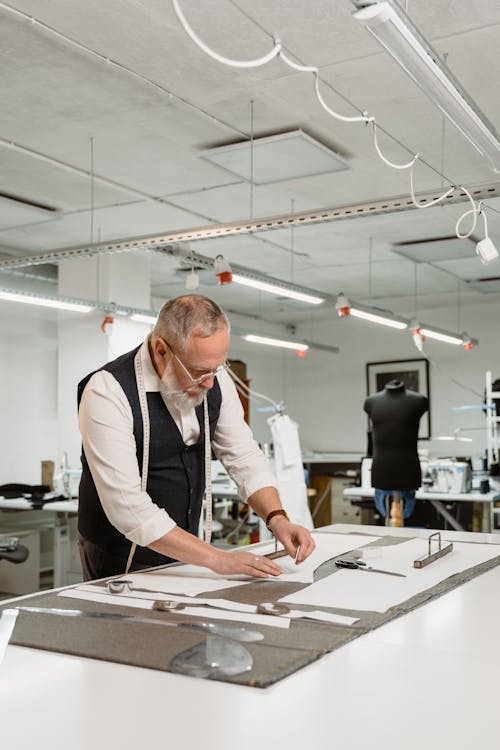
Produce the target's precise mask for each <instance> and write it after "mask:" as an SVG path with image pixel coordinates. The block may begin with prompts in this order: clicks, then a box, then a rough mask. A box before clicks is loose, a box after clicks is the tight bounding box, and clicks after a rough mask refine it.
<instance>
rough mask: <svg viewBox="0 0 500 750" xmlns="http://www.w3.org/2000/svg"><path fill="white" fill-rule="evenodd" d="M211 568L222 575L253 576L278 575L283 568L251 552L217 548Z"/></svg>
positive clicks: (266, 576)
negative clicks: (225, 550) (227, 550)
mask: <svg viewBox="0 0 500 750" xmlns="http://www.w3.org/2000/svg"><path fill="white" fill-rule="evenodd" d="M298 528H300V527H298ZM209 567H210V568H211V570H213V571H214V572H215V573H219V574H222V575H234V574H235V573H236V574H240V575H246V576H254V577H255V578H268V577H269V576H279V575H281V573H283V572H284V571H283V568H280V567H279V565H276V563H275V562H273V561H272V560H268V558H267V557H261V556H259V555H253V554H252V553H251V552H223V551H222V550H217V555H216V557H215V560H214V561H213V562H212V563H211V564H210V565H209Z"/></svg>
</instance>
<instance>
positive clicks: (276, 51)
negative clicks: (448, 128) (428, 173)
mask: <svg viewBox="0 0 500 750" xmlns="http://www.w3.org/2000/svg"><path fill="white" fill-rule="evenodd" d="M172 4H173V7H174V10H175V13H176V15H177V17H178V18H179V21H180V22H181V24H182V26H183V28H184V30H185V31H186V33H187V34H188V36H189V37H190V38H191V39H192V40H193V41H194V42H195V44H196V45H197V46H198V47H199V48H200V49H202V50H203V51H204V52H205V53H206V54H207V55H209V56H210V57H212V58H213V59H214V60H217V61H218V62H220V63H222V64H224V65H230V66H232V67H237V68H253V67H258V66H261V65H265V64H266V63H268V62H270V61H271V60H272V59H274V58H275V57H277V56H279V57H280V59H281V60H282V61H283V62H284V63H285V65H288V66H289V67H290V68H292V69H293V70H296V71H298V72H301V73H312V74H313V75H314V79H315V80H314V90H315V93H316V97H317V99H318V101H319V103H320V105H321V106H322V108H323V109H324V110H325V112H326V113H327V114H329V115H330V116H331V117H333V118H334V119H336V120H340V121H341V122H349V123H355V122H362V123H364V124H365V125H369V124H371V125H372V128H373V146H374V148H375V151H376V153H377V155H378V157H379V158H380V159H381V160H382V161H383V162H384V164H386V165H387V166H389V167H391V168H392V169H398V170H400V169H409V170H410V196H411V200H412V203H413V205H414V206H415V208H430V207H431V206H435V205H436V204H438V203H440V202H441V201H443V200H445V199H446V198H447V197H448V196H449V195H451V194H452V193H453V192H454V191H455V190H456V188H457V186H456V185H451V187H450V188H449V189H448V190H447V191H446V192H445V193H443V194H442V195H441V196H439V197H438V198H435V199H434V200H432V201H430V202H426V203H421V202H419V201H417V199H416V197H415V188H414V175H413V168H414V165H415V163H416V161H417V160H419V159H420V160H421V161H422V163H423V164H426V162H425V161H424V160H423V159H421V157H420V155H419V154H418V153H416V154H414V155H413V157H412V159H411V160H410V161H408V162H405V163H404V164H396V163H395V162H393V161H391V160H390V159H388V158H387V157H386V156H384V154H383V153H382V150H381V148H380V146H379V143H378V137H377V122H376V119H375V117H373V116H372V115H370V114H368V112H362V113H361V115H356V116H346V115H341V114H340V113H339V112H336V111H335V110H333V109H332V108H331V107H329V106H328V104H327V103H326V102H325V100H324V99H323V96H322V95H321V92H320V90H319V83H320V76H319V68H317V67H316V66H314V65H303V64H301V63H297V62H295V61H294V60H292V59H291V58H290V57H289V56H288V55H287V54H286V53H285V52H284V50H283V48H282V44H281V41H280V39H279V38H278V37H276V36H274V37H273V43H274V44H273V48H272V50H271V51H270V52H269V53H267V55H264V56H262V57H260V58H257V59H255V60H233V59H231V58H228V57H224V56H223V55H219V54H218V53H217V52H215V51H214V50H212V49H211V48H210V47H208V45H206V44H205V43H204V42H203V41H202V40H201V39H200V38H199V37H198V35H197V34H196V33H195V32H194V31H193V29H192V28H191V26H190V25H189V23H188V21H187V19H186V18H185V16H184V14H183V13H182V11H181V9H180V6H179V2H178V0H172ZM389 135H390V134H389ZM391 137H393V136H391ZM427 166H430V165H427ZM430 168H431V169H432V170H433V171H434V172H436V173H438V174H441V176H442V177H443V176H444V175H442V173H439V172H438V170H436V169H435V168H434V167H432V166H431V167H430ZM459 187H460V189H462V190H464V192H465V193H466V194H467V196H468V197H469V200H470V201H471V204H472V209H471V211H468V212H466V213H465V214H463V215H462V216H461V217H460V218H459V219H458V221H457V225H456V226H457V232H456V233H457V237H459V238H460V239H465V238H467V237H470V235H471V234H472V232H473V231H474V229H475V227H476V222H477V215H478V213H481V211H480V210H479V209H478V208H477V207H476V205H475V203H474V200H473V199H472V196H471V195H470V193H469V192H468V191H467V190H466V189H465V188H464V187H463V186H459ZM470 213H472V214H473V216H474V220H473V226H472V228H471V230H470V231H469V232H468V233H467V234H466V235H462V234H459V231H458V228H459V227H460V224H461V222H462V221H463V219H464V218H465V217H466V216H468V215H469V214H470ZM483 218H485V217H484V213H483ZM485 229H486V227H485ZM487 236H488V235H487V234H486V237H487Z"/></svg>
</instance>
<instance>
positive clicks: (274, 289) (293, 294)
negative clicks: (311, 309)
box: [233, 273, 324, 305]
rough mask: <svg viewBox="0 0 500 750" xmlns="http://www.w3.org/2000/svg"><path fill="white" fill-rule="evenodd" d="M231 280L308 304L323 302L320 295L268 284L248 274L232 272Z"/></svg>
mask: <svg viewBox="0 0 500 750" xmlns="http://www.w3.org/2000/svg"><path fill="white" fill-rule="evenodd" d="M233 281H234V282H235V284H242V285H243V286H250V287H253V288H254V289H259V290H260V291H261V292H269V293H270V294H278V295H279V296H280V297H288V298H289V299H295V300H297V301H298V302H308V303H309V304H310V305H321V303H322V302H324V299H323V298H322V297H316V296H314V295H313V294H305V293H304V292H298V291H296V290H295V289H290V288H289V287H285V286H278V285H277V284H270V283H269V282H267V281H260V279H252V278H249V277H248V276H241V275H240V274H239V273H233Z"/></svg>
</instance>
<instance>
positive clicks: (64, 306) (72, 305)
mask: <svg viewBox="0 0 500 750" xmlns="http://www.w3.org/2000/svg"><path fill="white" fill-rule="evenodd" d="M0 300H5V301H6V302H22V303H23V304H25V305H38V307H51V308H53V309H55V310H69V311H70V312H81V313H87V312H90V311H91V310H93V309H94V308H93V307H92V306H91V305H84V304H82V303H80V302H71V301H69V300H64V299H56V298H55V297H46V296H44V295H37V294H29V293H27V292H15V291H7V290H0Z"/></svg>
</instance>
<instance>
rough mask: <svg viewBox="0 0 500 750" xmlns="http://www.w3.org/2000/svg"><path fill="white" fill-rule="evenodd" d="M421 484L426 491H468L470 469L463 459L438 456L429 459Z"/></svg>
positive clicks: (469, 489)
mask: <svg viewBox="0 0 500 750" xmlns="http://www.w3.org/2000/svg"><path fill="white" fill-rule="evenodd" d="M422 484H423V486H424V488H425V489H426V490H427V491H428V492H444V493H445V492H448V493H464V492H470V491H471V486H472V471H471V467H470V465H469V464H468V463H467V462H465V461H454V460H453V459H450V458H438V459H434V460H432V461H429V463H428V464H427V470H426V472H425V475H424V477H423V481H422Z"/></svg>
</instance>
